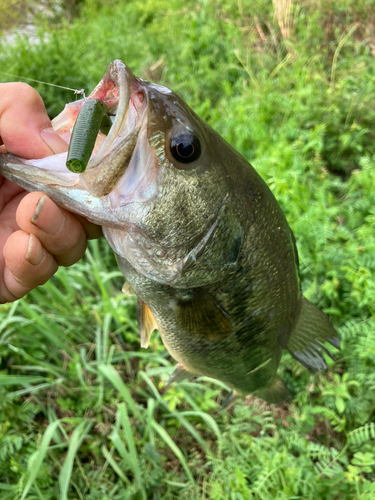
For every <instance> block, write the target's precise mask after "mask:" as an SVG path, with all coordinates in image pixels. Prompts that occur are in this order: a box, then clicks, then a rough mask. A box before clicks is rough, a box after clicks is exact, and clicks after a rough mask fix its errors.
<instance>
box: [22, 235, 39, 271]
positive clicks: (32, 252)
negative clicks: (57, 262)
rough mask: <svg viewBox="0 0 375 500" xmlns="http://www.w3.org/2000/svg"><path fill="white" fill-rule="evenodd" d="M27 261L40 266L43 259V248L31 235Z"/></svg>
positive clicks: (26, 256)
mask: <svg viewBox="0 0 375 500" xmlns="http://www.w3.org/2000/svg"><path fill="white" fill-rule="evenodd" d="M25 259H26V260H27V261H29V262H30V264H32V265H33V266H37V265H38V264H40V263H41V261H42V259H43V247H42V245H41V243H40V241H39V240H38V239H37V238H36V237H35V236H34V235H33V234H30V238H29V246H28V247H27V252H26V255H25Z"/></svg>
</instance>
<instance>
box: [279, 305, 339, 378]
mask: <svg viewBox="0 0 375 500" xmlns="http://www.w3.org/2000/svg"><path fill="white" fill-rule="evenodd" d="M301 300H302V305H301V311H300V315H299V318H298V321H297V324H296V325H295V327H294V329H293V331H292V333H291V334H290V337H289V339H288V342H287V344H286V348H287V349H288V351H289V352H290V354H291V355H292V356H293V358H295V359H296V360H297V361H299V362H300V363H302V364H303V366H305V367H306V368H307V369H308V370H310V371H312V372H313V373H317V372H319V371H320V370H324V369H325V368H327V363H326V360H325V359H324V356H323V354H322V351H324V352H325V353H326V354H328V355H329V356H330V357H331V358H332V359H333V355H332V353H331V352H330V351H329V350H328V349H327V348H326V347H325V346H324V344H323V342H329V343H330V344H331V345H333V346H334V347H336V348H337V349H340V339H339V337H338V335H337V333H336V331H335V330H334V328H333V326H332V325H331V322H330V321H329V319H328V318H327V316H326V315H325V314H323V313H322V312H321V311H320V310H319V309H318V308H317V307H316V306H314V304H311V302H309V301H308V300H307V299H305V297H302V299H301Z"/></svg>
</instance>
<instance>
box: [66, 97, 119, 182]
mask: <svg viewBox="0 0 375 500" xmlns="http://www.w3.org/2000/svg"><path fill="white" fill-rule="evenodd" d="M109 126H110V119H109V117H108V109H107V107H106V105H105V104H104V103H103V101H100V100H99V99H89V100H88V101H86V102H85V103H84V105H83V106H82V108H81V111H80V112H79V114H78V117H77V120H76V122H75V124H74V127H73V131H72V137H71V139H70V144H69V150H68V156H67V160H66V166H67V168H68V169H69V170H70V171H71V172H74V173H76V174H80V173H82V172H84V171H85V169H86V166H87V164H88V162H89V160H90V157H91V154H92V151H93V149H94V146H95V141H96V137H97V135H98V132H99V130H102V131H103V132H108V130H106V131H105V130H104V129H105V128H107V129H108V128H109Z"/></svg>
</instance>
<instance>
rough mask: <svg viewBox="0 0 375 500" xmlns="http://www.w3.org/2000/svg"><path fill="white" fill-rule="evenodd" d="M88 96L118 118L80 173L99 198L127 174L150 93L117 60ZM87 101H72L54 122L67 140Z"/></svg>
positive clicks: (98, 138)
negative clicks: (99, 101)
mask: <svg viewBox="0 0 375 500" xmlns="http://www.w3.org/2000/svg"><path fill="white" fill-rule="evenodd" d="M88 99H99V100H101V101H102V102H103V103H104V104H105V106H106V107H107V110H108V114H109V115H110V116H111V117H113V118H114V120H113V123H112V126H111V127H110V129H109V132H108V135H106V136H105V135H103V134H102V133H99V134H98V136H97V139H96V143H95V147H94V150H93V154H92V156H91V158H90V161H89V163H88V165H87V168H86V170H85V171H84V172H83V173H82V174H80V181H81V183H82V184H83V186H84V187H85V188H86V189H87V190H88V191H89V192H90V193H91V194H92V195H93V196H96V197H102V196H106V195H108V194H109V193H110V192H111V191H112V189H113V188H114V186H115V185H116V184H117V182H118V181H119V179H120V178H121V177H122V175H123V174H124V172H125V170H126V168H127V166H128V164H129V162H130V159H131V156H132V153H133V150H134V147H135V144H136V142H137V138H138V134H139V131H140V128H141V126H142V123H143V118H144V115H145V110H146V107H147V94H146V93H145V92H144V90H143V88H142V80H140V79H138V78H136V77H135V76H134V75H133V73H132V72H131V70H130V69H129V68H128V67H127V66H126V65H125V64H124V63H123V62H122V61H120V60H115V61H113V62H112V63H111V64H110V65H109V67H108V69H107V71H106V73H105V75H104V77H103V79H102V80H101V81H100V82H99V84H98V85H97V86H96V87H95V89H94V90H93V91H92V92H91V94H90V95H89V97H88ZM83 103H84V100H83V99H82V100H80V101H78V102H75V103H71V104H68V105H67V106H66V107H65V109H64V111H63V112H62V113H61V114H60V115H59V116H58V117H56V118H55V119H54V120H53V122H52V124H53V127H54V129H55V130H56V132H58V133H59V134H60V135H61V136H62V137H63V138H64V139H65V140H66V141H67V142H69V140H70V135H71V130H72V128H73V125H74V122H75V120H76V118H77V116H78V113H79V111H80V109H81V107H82V105H83Z"/></svg>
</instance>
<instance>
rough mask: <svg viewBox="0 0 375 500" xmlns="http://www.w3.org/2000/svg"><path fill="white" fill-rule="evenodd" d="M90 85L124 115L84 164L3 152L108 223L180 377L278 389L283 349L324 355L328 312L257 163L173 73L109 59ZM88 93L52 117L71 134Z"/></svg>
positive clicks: (17, 171) (320, 360) (319, 362)
mask: <svg viewBox="0 0 375 500" xmlns="http://www.w3.org/2000/svg"><path fill="white" fill-rule="evenodd" d="M89 99H99V100H101V101H103V102H104V104H105V106H106V107H107V109H108V112H109V114H111V115H115V119H114V121H113V124H112V126H111V128H110V130H109V132H108V135H106V136H105V135H103V134H101V133H99V135H98V137H97V139H96V145H95V149H94V152H93V155H92V157H91V159H90V161H89V163H88V166H87V169H86V170H85V171H84V172H83V173H80V174H77V173H72V172H70V171H69V170H68V169H67V168H66V166H65V163H66V153H64V154H58V155H54V156H51V157H48V158H44V159H42V160H24V159H21V158H17V157H15V156H12V155H10V154H6V155H0V171H1V173H2V175H4V176H5V177H7V178H8V179H10V180H11V181H13V182H15V183H17V184H19V185H20V186H21V187H23V188H24V189H26V190H28V191H44V192H45V193H47V194H48V195H49V196H50V197H51V198H52V199H53V200H54V201H55V202H57V203H58V204H59V205H60V206H62V207H64V208H66V209H68V210H70V211H71V212H75V213H77V214H81V215H83V216H85V217H87V218H88V219H89V220H91V221H93V222H94V223H96V224H99V225H101V226H102V227H103V233H104V236H105V238H106V239H107V241H108V243H109V244H110V246H111V247H112V249H113V250H114V252H115V254H116V257H117V261H118V264H119V266H120V268H121V271H122V272H123V274H124V276H125V277H126V280H127V283H128V285H127V287H128V288H131V289H132V290H133V291H134V293H135V294H136V295H137V300H138V304H137V310H138V324H139V330H140V335H141V345H142V347H145V348H146V347H147V346H148V343H149V339H150V335H151V333H152V332H153V330H155V329H158V330H159V332H160V335H161V338H162V340H163V342H164V345H165V346H166V348H167V350H168V351H169V353H170V354H171V355H172V356H173V358H175V359H176V360H177V361H178V365H177V368H176V370H175V372H174V374H173V375H172V378H171V380H172V381H173V380H176V381H177V380H181V379H182V378H184V377H189V376H193V375H195V376H197V375H205V376H208V377H213V378H215V379H219V380H221V381H223V382H225V383H226V384H227V385H228V386H230V387H231V388H232V389H233V391H234V392H233V394H234V395H241V396H242V395H246V394H250V393H254V394H256V395H257V396H259V397H261V398H263V399H264V400H266V401H268V402H271V403H276V402H279V401H281V400H284V399H285V398H286V397H287V396H288V391H287V389H286V387H285V384H284V383H283V381H282V380H281V379H280V378H279V377H278V375H277V373H276V372H277V368H278V366H279V362H280V358H281V353H282V350H283V349H287V350H288V351H289V352H290V354H291V355H292V356H293V357H294V358H296V359H297V360H298V361H299V362H301V363H302V364H303V365H304V366H305V367H306V368H308V369H309V370H311V371H313V372H317V371H319V370H322V369H324V368H326V361H325V359H324V356H323V354H322V353H323V352H326V353H327V354H329V355H331V353H330V351H329V350H328V349H327V348H326V347H325V345H324V342H325V341H327V342H329V343H330V344H332V345H333V346H335V347H336V348H339V339H338V336H337V334H336V332H335V330H334V329H333V327H332V325H331V323H330V322H329V320H328V318H327V317H326V316H325V315H324V314H323V313H322V312H321V311H320V310H319V309H317V308H316V307H315V306H314V305H313V304H311V303H310V302H309V301H307V300H306V299H305V298H304V297H303V296H302V293H301V286H300V280H299V275H298V256H297V249H296V245H295V240H294V237H293V234H292V231H291V229H290V228H289V226H288V223H287V221H286V219H285V217H284V214H283V213H282V211H281V209H280V207H279V205H278V203H277V201H276V200H275V198H274V196H273V195H272V193H271V191H270V190H269V188H268V187H267V185H266V184H265V183H264V181H263V180H262V179H261V177H260V176H259V175H258V174H257V172H256V171H255V170H254V168H253V167H252V166H251V165H250V164H249V163H248V162H247V161H246V160H245V158H243V157H242V156H241V155H240V154H239V153H238V152H236V151H235V150H234V149H233V148H232V147H231V146H230V145H229V144H228V143H227V142H226V141H225V140H223V139H222V138H221V137H220V136H219V135H218V134H217V133H216V132H215V131H214V130H213V129H212V128H211V127H209V126H208V125H207V124H206V123H204V122H203V121H202V120H201V119H200V118H199V117H198V116H197V115H196V114H195V113H194V112H193V111H192V110H191V109H190V108H189V106H187V104H186V103H185V102H184V101H183V100H182V99H180V98H179V97H178V96H177V95H176V94H175V93H174V92H172V91H171V90H169V89H168V88H166V87H163V86H160V85H156V84H153V83H149V82H147V81H145V80H142V79H140V78H137V77H135V76H134V75H133V73H132V72H131V71H130V69H129V68H128V67H126V66H125V65H124V64H123V63H122V62H121V61H118V60H116V61H114V62H112V63H111V64H110V65H109V67H108V70H107V72H106V74H105V75H104V77H103V79H102V80H101V81H100V83H99V84H98V85H97V87H96V88H95V89H94V90H93V92H92V93H91V94H90V96H89ZM82 105H83V100H81V101H77V102H75V103H71V104H68V105H67V106H66V107H65V109H64V111H63V112H62V113H61V114H60V115H59V116H58V117H57V118H55V119H54V121H53V126H54V128H55V130H56V131H57V132H58V133H59V134H60V135H61V136H62V137H63V138H65V139H66V140H67V142H68V141H69V138H70V133H71V129H72V127H73V124H74V122H75V120H76V117H77V114H78V112H79V109H80V108H81V107H82Z"/></svg>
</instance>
